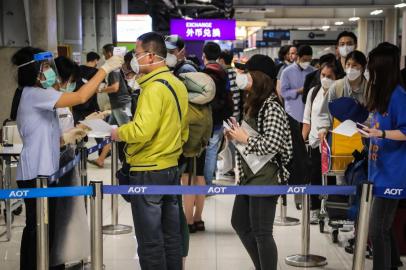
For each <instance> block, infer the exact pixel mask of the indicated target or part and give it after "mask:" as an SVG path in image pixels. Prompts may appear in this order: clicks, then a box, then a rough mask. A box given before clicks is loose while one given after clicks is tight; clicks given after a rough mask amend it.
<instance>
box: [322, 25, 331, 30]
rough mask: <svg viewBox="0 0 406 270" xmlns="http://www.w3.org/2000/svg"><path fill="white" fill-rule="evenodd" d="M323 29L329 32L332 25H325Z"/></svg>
mask: <svg viewBox="0 0 406 270" xmlns="http://www.w3.org/2000/svg"><path fill="white" fill-rule="evenodd" d="M321 29H323V30H328V29H330V25H323V26H322V27H321Z"/></svg>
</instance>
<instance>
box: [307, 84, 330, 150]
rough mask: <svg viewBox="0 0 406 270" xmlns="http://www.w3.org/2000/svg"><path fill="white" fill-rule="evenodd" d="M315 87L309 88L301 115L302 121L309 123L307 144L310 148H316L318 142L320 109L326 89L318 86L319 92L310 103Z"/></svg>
mask: <svg viewBox="0 0 406 270" xmlns="http://www.w3.org/2000/svg"><path fill="white" fill-rule="evenodd" d="M314 90H315V87H313V88H312V89H310V91H309V94H307V99H306V105H305V110H304V115H303V123H305V124H309V125H310V133H309V144H310V146H311V147H312V148H317V147H318V146H319V144H320V140H319V132H318V127H319V126H320V117H319V115H320V111H321V110H322V107H323V101H324V99H325V98H326V95H325V93H326V91H324V90H323V88H320V90H319V92H318V93H317V95H316V97H315V99H314V101H313V104H312V101H311V99H312V96H313V91H314Z"/></svg>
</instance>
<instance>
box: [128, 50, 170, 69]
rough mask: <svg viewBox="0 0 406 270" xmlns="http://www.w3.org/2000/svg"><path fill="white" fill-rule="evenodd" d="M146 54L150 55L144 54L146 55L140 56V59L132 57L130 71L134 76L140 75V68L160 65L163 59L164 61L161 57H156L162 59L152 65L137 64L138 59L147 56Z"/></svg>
mask: <svg viewBox="0 0 406 270" xmlns="http://www.w3.org/2000/svg"><path fill="white" fill-rule="evenodd" d="M148 54H150V53H146V54H144V55H143V56H141V57H139V58H137V57H133V59H131V62H130V66H131V69H132V70H133V71H134V72H135V74H140V67H145V66H150V65H154V64H159V63H162V62H163V61H165V59H164V58H163V57H161V56H158V57H160V58H162V60H161V61H159V62H155V63H152V64H146V65H140V63H139V62H138V61H139V60H140V59H142V58H144V57H145V56H147V55H148Z"/></svg>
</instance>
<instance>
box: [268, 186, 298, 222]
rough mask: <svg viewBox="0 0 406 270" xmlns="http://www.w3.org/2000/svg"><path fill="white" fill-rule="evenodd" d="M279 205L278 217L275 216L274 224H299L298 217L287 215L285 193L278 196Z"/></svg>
mask: <svg viewBox="0 0 406 270" xmlns="http://www.w3.org/2000/svg"><path fill="white" fill-rule="evenodd" d="M279 207H280V208H279V209H280V210H279V217H277V218H275V221H274V225H275V226H295V225H299V224H300V221H299V219H297V218H293V217H288V216H287V209H288V206H287V197H286V194H285V195H281V196H280V198H279Z"/></svg>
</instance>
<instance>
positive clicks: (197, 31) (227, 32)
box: [171, 19, 236, 40]
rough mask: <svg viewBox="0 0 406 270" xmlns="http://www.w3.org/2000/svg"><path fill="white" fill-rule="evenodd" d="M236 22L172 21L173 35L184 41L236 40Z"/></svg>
mask: <svg viewBox="0 0 406 270" xmlns="http://www.w3.org/2000/svg"><path fill="white" fill-rule="evenodd" d="M235 31H236V22H235V20H220V19H197V20H183V19H172V20H171V34H172V35H179V36H181V37H182V38H183V39H184V40H235Z"/></svg>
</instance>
